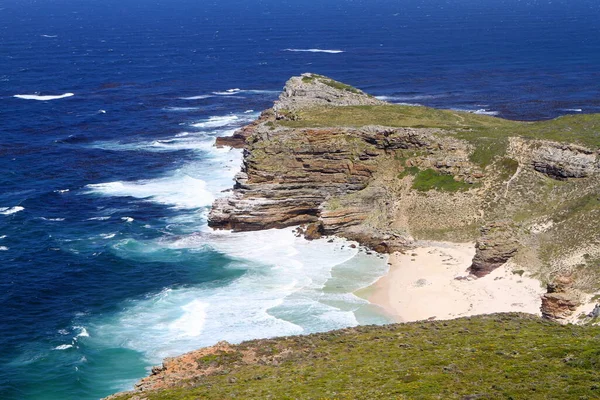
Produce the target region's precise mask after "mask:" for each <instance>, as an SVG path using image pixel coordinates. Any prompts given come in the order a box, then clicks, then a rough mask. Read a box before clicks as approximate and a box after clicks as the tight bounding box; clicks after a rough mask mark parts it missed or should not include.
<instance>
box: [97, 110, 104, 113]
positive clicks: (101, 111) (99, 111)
mask: <svg viewBox="0 0 600 400" xmlns="http://www.w3.org/2000/svg"><path fill="white" fill-rule="evenodd" d="M98 114H106V110H98Z"/></svg>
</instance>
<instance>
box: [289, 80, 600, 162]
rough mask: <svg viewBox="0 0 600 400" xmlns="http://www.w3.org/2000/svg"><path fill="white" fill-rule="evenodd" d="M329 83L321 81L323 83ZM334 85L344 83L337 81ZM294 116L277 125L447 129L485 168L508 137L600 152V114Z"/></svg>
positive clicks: (342, 110)
mask: <svg viewBox="0 0 600 400" xmlns="http://www.w3.org/2000/svg"><path fill="white" fill-rule="evenodd" d="M327 79H328V78H324V80H323V81H325V80H327ZM332 82H335V81H332ZM335 84H336V85H344V84H341V83H339V82H335ZM344 86H346V85H344ZM334 87H335V86H334ZM346 90H348V89H346ZM297 117H298V118H297V120H295V121H281V122H280V123H281V124H282V125H284V126H288V127H331V126H349V127H360V126H365V125H383V126H391V127H414V128H440V129H444V130H448V131H451V132H453V133H454V134H455V135H456V136H457V137H458V138H461V139H465V140H467V141H469V142H470V143H471V144H473V145H474V147H475V151H474V153H473V154H472V156H471V159H472V161H473V162H476V163H477V164H479V165H482V166H484V167H485V166H486V165H489V164H490V163H491V162H492V161H493V159H494V157H496V156H498V155H502V154H503V153H504V152H505V149H506V146H507V144H508V140H507V139H508V138H509V137H511V136H521V137H524V138H530V139H547V140H554V141H558V142H569V143H580V144H582V145H585V146H588V147H591V148H600V114H586V115H568V116H563V117H559V118H556V119H553V120H549V121H537V122H523V121H511V120H507V119H502V118H496V117H491V116H488V115H479V114H473V113H468V112H459V111H451V110H438V109H434V108H428V107H413V106H402V105H382V106H348V107H318V108H313V109H307V110H303V111H299V112H298V114H297Z"/></svg>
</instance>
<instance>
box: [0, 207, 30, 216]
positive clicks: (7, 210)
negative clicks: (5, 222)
mask: <svg viewBox="0 0 600 400" xmlns="http://www.w3.org/2000/svg"><path fill="white" fill-rule="evenodd" d="M24 209H25V208H23V207H21V206H14V207H0V214H1V215H11V214H15V213H18V212H19V211H23V210H24Z"/></svg>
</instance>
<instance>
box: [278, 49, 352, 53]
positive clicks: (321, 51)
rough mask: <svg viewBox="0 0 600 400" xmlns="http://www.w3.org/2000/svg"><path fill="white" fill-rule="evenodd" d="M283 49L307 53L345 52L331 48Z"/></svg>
mask: <svg viewBox="0 0 600 400" xmlns="http://www.w3.org/2000/svg"><path fill="white" fill-rule="evenodd" d="M283 51H292V52H306V53H329V54H339V53H344V50H329V49H283Z"/></svg>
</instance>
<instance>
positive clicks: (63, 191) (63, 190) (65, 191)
mask: <svg viewBox="0 0 600 400" xmlns="http://www.w3.org/2000/svg"><path fill="white" fill-rule="evenodd" d="M68 191H69V189H57V190H55V191H54V193H67V192H68Z"/></svg>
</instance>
